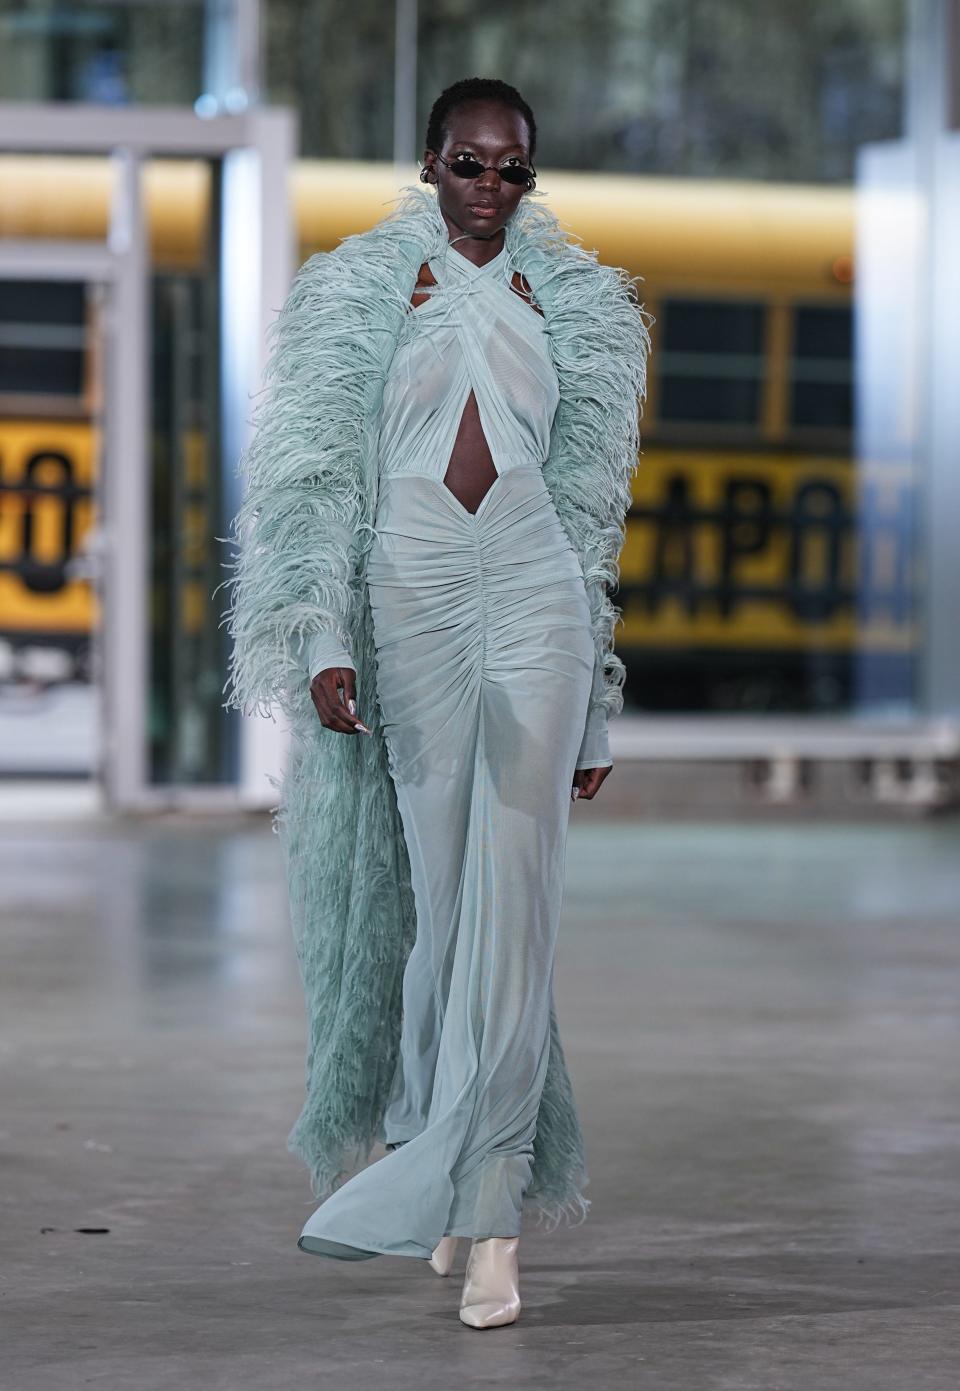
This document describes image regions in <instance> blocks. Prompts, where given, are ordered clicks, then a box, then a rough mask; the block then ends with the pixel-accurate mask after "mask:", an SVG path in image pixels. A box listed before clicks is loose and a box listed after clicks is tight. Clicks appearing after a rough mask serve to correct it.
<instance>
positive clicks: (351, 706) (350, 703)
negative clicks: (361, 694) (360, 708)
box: [347, 700, 357, 715]
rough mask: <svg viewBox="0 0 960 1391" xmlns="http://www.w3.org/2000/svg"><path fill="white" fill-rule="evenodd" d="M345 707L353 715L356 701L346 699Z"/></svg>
mask: <svg viewBox="0 0 960 1391" xmlns="http://www.w3.org/2000/svg"><path fill="white" fill-rule="evenodd" d="M347 709H348V710H349V711H350V714H351V715H355V714H356V713H357V702H356V701H355V700H348V701H347Z"/></svg>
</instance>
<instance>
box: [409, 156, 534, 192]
mask: <svg viewBox="0 0 960 1391" xmlns="http://www.w3.org/2000/svg"><path fill="white" fill-rule="evenodd" d="M433 153H434V154H435V155H436V156H437V159H438V160H439V161H440V163H441V164H442V165H443V166H444V168H445V169H449V170H450V173H451V174H456V176H457V178H458V179H479V177H480V175H481V174H485V173H486V172H487V170H488V169H492V170H493V171H494V173H495V174H499V175H500V178H501V179H502V180H503V182H504V183H505V184H525V183H527V182H528V181H529V182H530V184H531V186H532V185H533V184H535V183H536V180H537V171H536V169H527V168H526V166H525V165H523V164H504V165H503V166H502V167H500V168H498V167H497V166H496V165H495V164H481V163H480V161H479V160H478V159H473V158H472V157H471V156H470V155H467V157H466V159H455V160H454V161H453V163H452V164H451V163H450V162H449V160H446V159H444V157H443V155H441V154H437V151H436V150H434V151H433Z"/></svg>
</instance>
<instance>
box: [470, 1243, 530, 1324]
mask: <svg viewBox="0 0 960 1391" xmlns="http://www.w3.org/2000/svg"><path fill="white" fill-rule="evenodd" d="M519 1249H520V1238H519V1237H518V1236H488V1237H484V1238H482V1239H481V1240H479V1241H474V1242H473V1244H472V1245H471V1247H470V1255H469V1256H468V1258H467V1271H466V1276H465V1278H464V1282H463V1295H462V1297H461V1299H460V1318H461V1320H462V1321H463V1322H464V1323H466V1324H469V1326H470V1327H471V1328H499V1327H501V1326H502V1325H503V1324H506V1323H515V1322H516V1320H517V1317H518V1316H519V1313H520V1272H519Z"/></svg>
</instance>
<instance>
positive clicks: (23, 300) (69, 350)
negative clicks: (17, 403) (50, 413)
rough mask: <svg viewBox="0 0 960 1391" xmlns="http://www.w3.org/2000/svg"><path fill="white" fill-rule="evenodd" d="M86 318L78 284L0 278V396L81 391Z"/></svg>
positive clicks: (82, 288) (83, 294) (83, 290)
mask: <svg viewBox="0 0 960 1391" xmlns="http://www.w3.org/2000/svg"><path fill="white" fill-rule="evenodd" d="M85 321H86V287H85V286H84V285H82V284H79V283H75V282H72V281H67V282H63V283H61V282H58V281H50V280H5V281H2V282H0V397H6V398H10V397H17V396H31V397H39V396H45V397H61V398H62V397H66V398H68V399H69V398H71V397H75V398H80V397H82V395H83V390H84V380H85V352H86V322H85ZM7 404H9V405H12V404H13V403H12V402H9V401H8V403H7Z"/></svg>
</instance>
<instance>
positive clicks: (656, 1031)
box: [0, 807, 960, 1391]
mask: <svg viewBox="0 0 960 1391" xmlns="http://www.w3.org/2000/svg"><path fill="white" fill-rule="evenodd" d="M596 810H597V809H596V808H589V807H581V808H577V809H575V814H574V830H573V832H572V835H571V843H570V855H569V879H568V888H567V895H566V907H565V921H564V927H563V933H562V937H561V943H560V949H559V957H558V965H557V989H558V994H557V1000H558V1009H559V1015H560V1021H561V1028H562V1030H563V1033H564V1038H565V1043H566V1049H567V1054H568V1059H569V1062H570V1066H571V1071H572V1074H573V1080H574V1086H575V1088H576V1092H577V1097H578V1101H579V1104H580V1109H581V1113H582V1117H583V1121H584V1126H585V1131H586V1136H587V1145H588V1160H589V1163H590V1172H591V1178H592V1183H591V1185H590V1189H589V1193H590V1196H591V1197H592V1199H593V1209H592V1211H591V1214H590V1217H589V1219H588V1221H587V1222H586V1223H585V1224H584V1225H583V1226H582V1227H579V1228H575V1229H572V1230H564V1231H559V1232H556V1233H553V1234H549V1235H548V1234H544V1233H542V1232H539V1233H538V1232H537V1230H536V1229H535V1227H534V1226H533V1224H532V1223H531V1225H530V1228H529V1230H528V1231H527V1232H526V1233H525V1235H524V1238H523V1241H522V1243H521V1292H522V1295H523V1298H524V1308H523V1312H522V1314H521V1317H520V1321H519V1323H517V1324H516V1325H515V1326H513V1327H512V1328H506V1329H500V1330H491V1331H488V1332H477V1331H474V1330H471V1329H467V1328H465V1327H464V1326H463V1325H462V1324H461V1323H460V1322H459V1319H458V1317H457V1301H458V1297H459V1290H460V1284H461V1279H460V1278H458V1277H459V1275H460V1272H461V1271H462V1267H463V1259H464V1255H465V1251H464V1245H465V1244H461V1255H460V1259H459V1261H458V1264H457V1267H456V1269H455V1272H454V1275H453V1276H452V1277H451V1278H450V1279H448V1280H441V1279H439V1278H438V1277H437V1276H435V1275H434V1274H433V1273H432V1272H431V1271H430V1270H429V1268H428V1267H427V1266H426V1264H425V1263H421V1262H416V1261H411V1260H404V1259H402V1258H399V1257H381V1258H378V1259H377V1260H373V1261H368V1262H362V1263H359V1264H357V1265H355V1266H351V1265H344V1264H341V1263H338V1262H333V1261H326V1260H323V1259H321V1258H319V1257H316V1256H311V1255H307V1254H306V1253H304V1252H301V1251H298V1250H297V1248H296V1238H297V1235H298V1233H299V1230H300V1227H301V1225H302V1223H303V1221H304V1219H305V1218H306V1216H307V1214H308V1213H309V1212H310V1211H311V1210H312V1207H313V1205H314V1204H313V1200H312V1198H311V1195H310V1191H309V1185H308V1183H307V1178H306V1171H305V1170H304V1169H303V1168H302V1167H301V1166H300V1164H299V1162H298V1161H297V1160H296V1159H294V1158H293V1157H292V1156H291V1155H289V1154H288V1153H287V1152H286V1149H285V1137H286V1134H287V1132H288V1130H289V1127H290V1125H291V1124H292V1122H293V1119H294V1117H295V1115H296V1112H297V1110H298V1109H299V1105H300V1095H301V1083H302V1066H303V1059H302V1046H303V1034H302V1028H303V1020H302V1006H301V998H300V989H299V981H298V979H297V976H296V963H295V959H294V957H293V952H292V947H291V945H290V942H289V940H288V933H287V926H286V920H285V916H284V914H285V908H284V898H283V889H282V884H281V882H280V877H279V869H280V863H279V847H278V845H277V842H276V840H275V839H274V837H273V836H272V835H271V834H270V831H269V828H268V827H267V826H266V825H265V824H263V823H261V822H259V821H256V820H251V821H247V822H239V823H234V824H232V825H228V824H210V823H203V824H184V823H182V822H181V823H177V822H175V821H172V822H154V823H147V824H139V825H133V826H130V827H127V828H126V829H124V828H119V827H110V826H104V825H99V826H97V825H90V826H87V827H85V828H84V827H81V828H75V829H67V828H63V827H56V826H43V825H37V826H35V827H32V828H31V827H29V826H20V827H11V826H6V827H5V828H4V837H3V844H2V851H0V859H2V867H3V875H4V885H5V892H4V908H5V916H6V923H5V926H4V928H3V932H2V934H0V980H2V987H0V1062H2V1070H3V1102H2V1110H0V1172H2V1180H3V1181H2V1185H0V1204H2V1210H0V1218H2V1225H3V1246H4V1254H3V1259H2V1262H0V1280H2V1295H0V1320H2V1321H3V1325H4V1331H3V1336H2V1344H3V1366H2V1375H0V1380H2V1383H3V1386H4V1388H9V1391H61V1388H63V1389H64V1391H65V1389H66V1388H70V1391H74V1389H75V1388H79V1387H85V1386H91V1387H96V1388H103V1389H104V1391H113V1389H114V1388H116V1389H117V1391H121V1388H122V1391H127V1388H136V1391H154V1388H164V1389H165V1388H173V1387H176V1388H178V1391H193V1388H202V1391H220V1389H221V1388H222V1389H223V1391H246V1388H251V1389H252V1388H256V1391H272V1388H283V1389H284V1391H286V1388H297V1391H300V1388H303V1387H305V1386H308V1387H314V1386H315V1387H317V1388H327V1387H330V1388H340V1387H344V1388H346V1387H349V1388H351V1391H367V1388H373V1387H377V1388H379V1387H387V1386H388V1387H390V1388H393V1391H406V1388H417V1389H418V1391H420V1389H421V1388H424V1389H426V1391H429V1388H434V1387H437V1388H440V1387H442V1388H449V1387H450V1386H451V1385H455V1386H457V1387H459V1388H464V1391H467V1389H468V1388H472V1387H484V1386H505V1387H506V1386H509V1387H519V1388H526V1387H545V1386H549V1387H550V1388H552V1391H562V1389H563V1388H578V1391H579V1389H580V1388H585V1387H586V1388H591V1391H608V1388H621V1387H624V1388H626V1387H630V1388H637V1387H639V1388H643V1391H646V1388H650V1391H673V1388H676V1391H714V1388H716V1391H741V1388H744V1389H745V1388H757V1391H772V1389H773V1388H775V1389H776V1391H793V1389H794V1388H796V1391H827V1389H828V1388H834V1387H836V1388H843V1391H861V1388H863V1391H867V1389H868V1388H869V1391H878V1388H888V1387H889V1388H897V1391H905V1388H909V1391H913V1388H923V1387H935V1388H943V1391H947V1388H949V1391H954V1388H955V1387H956V1386H957V1384H958V1380H960V1319H958V1315H960V1074H958V1066H957V1064H958V1059H960V931H958V920H960V855H958V848H960V831H958V826H957V823H956V822H955V821H953V822H947V821H940V822H933V823H926V824H911V825H897V826H889V825H887V826H884V825H879V826H863V827H856V826H850V825H846V826H836V825H830V824H823V825H820V826H810V825H804V826H790V825H770V826H763V825H749V826H744V825H729V824H728V825H699V824H691V823H689V822H687V823H684V824H672V825H671V824H660V825H655V824H654V825H651V824H639V823H638V824H635V825H630V824H625V823H622V822H618V823H610V822H608V823H603V822H601V821H599V820H598V819H597V817H596V815H595V814H594V815H591V813H595V812H596Z"/></svg>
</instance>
